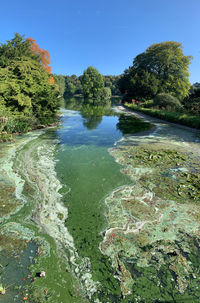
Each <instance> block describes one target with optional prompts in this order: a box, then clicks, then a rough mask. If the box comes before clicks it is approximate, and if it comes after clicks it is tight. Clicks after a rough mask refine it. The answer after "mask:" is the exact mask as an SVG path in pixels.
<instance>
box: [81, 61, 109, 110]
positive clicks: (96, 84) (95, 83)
mask: <svg viewBox="0 0 200 303" xmlns="http://www.w3.org/2000/svg"><path fill="white" fill-rule="evenodd" d="M82 88H83V95H84V98H85V99H87V100H88V102H89V103H91V104H93V105H95V104H98V103H99V100H100V99H101V95H102V93H103V89H104V80H103V76H102V75H101V74H100V73H99V72H98V70H97V69H96V68H94V67H93V66H89V67H88V68H87V69H86V70H85V71H84V73H83V77H82Z"/></svg>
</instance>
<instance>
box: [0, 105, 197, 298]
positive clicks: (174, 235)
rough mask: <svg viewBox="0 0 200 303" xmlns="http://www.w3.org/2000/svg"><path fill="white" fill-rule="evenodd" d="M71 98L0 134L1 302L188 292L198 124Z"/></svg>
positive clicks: (191, 288) (193, 290) (193, 272)
mask: <svg viewBox="0 0 200 303" xmlns="http://www.w3.org/2000/svg"><path fill="white" fill-rule="evenodd" d="M72 105H73V104H71V105H70V106H71V107H70V110H69V109H62V117H61V125H60V127H58V128H50V129H48V130H44V131H37V132H32V133H29V134H26V135H24V136H21V137H17V138H16V141H15V142H13V143H6V144H1V145H0V147H1V149H0V264H1V268H0V269H2V270H1V271H0V284H1V283H2V284H3V286H5V287H8V286H9V287H8V288H7V290H6V295H0V302H2V303H11V302H17V303H18V302H20V303H21V302H23V301H24V302H25V301H27V302H29V303H44V302H50V303H68V302H69V303H86V302H87V303H88V302H91V303H118V302H119V303H120V302H123V303H128V302H129V303H133V302H144V303H153V302H183V303H184V302H187V300H190V301H191V302H198V299H197V298H198V296H199V291H198V284H199V281H200V275H199V262H198V250H200V247H199V245H198V241H199V239H200V234H199V230H200V226H199V217H200V209H199V204H198V201H199V187H198V184H199V183H198V176H200V171H199V157H200V153H199V150H200V149H199V146H200V145H199V136H198V134H196V133H194V132H192V131H190V130H185V129H180V128H178V127H174V126H170V125H168V124H165V123H164V122H162V123H161V122H159V123H158V122H156V121H154V119H153V120H152V122H153V123H154V127H153V128H151V125H150V124H149V123H148V122H145V123H144V122H142V121H141V120H137V119H135V118H134V117H131V116H124V115H123V112H122V111H121V110H119V109H118V110H116V109H115V110H114V111H111V110H110V109H109V108H106V109H103V108H100V107H99V108H94V107H93V108H90V107H88V106H84V107H82V108H81V107H80V104H79V106H78V110H79V111H78V110H77V108H76V110H72V108H73V106H72ZM190 170H191V171H190ZM174 180H176V182H175V181H174ZM179 181H180V182H179ZM179 183H180V184H179ZM177 188H178V190H177ZM180 188H182V189H181V192H180ZM188 191H190V192H189V194H188ZM194 197H195V199H194ZM193 200H195V201H193ZM194 202H195V203H194ZM175 212H176V213H177V215H176V216H174V213H175ZM169 227H171V228H169ZM188 231H189V234H188V233H187V232H188ZM190 248H191V250H190ZM41 271H45V273H46V276H45V277H43V278H40V277H38V273H39V272H41ZM24 297H25V298H26V297H27V300H23V298H24ZM192 300H193V301H192Z"/></svg>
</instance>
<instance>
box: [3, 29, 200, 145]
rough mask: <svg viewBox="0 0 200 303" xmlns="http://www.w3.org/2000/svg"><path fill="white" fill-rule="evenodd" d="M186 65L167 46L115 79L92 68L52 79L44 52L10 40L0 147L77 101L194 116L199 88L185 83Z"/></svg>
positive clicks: (176, 48) (172, 45) (199, 109)
mask: <svg viewBox="0 0 200 303" xmlns="http://www.w3.org/2000/svg"><path fill="white" fill-rule="evenodd" d="M191 60H192V57H191V56H185V55H184V54H183V51H182V45H181V44H180V43H178V42H173V41H169V42H163V43H157V44H153V45H151V46H150V47H149V48H147V50H146V51H145V52H143V53H141V54H139V55H137V56H136V57H135V58H134V60H133V65H132V66H130V67H129V68H127V69H126V70H125V71H124V73H123V74H122V75H119V76H111V75H107V76H103V75H101V74H100V73H99V72H98V70H97V69H96V68H94V67H92V66H90V67H88V68H87V69H86V70H85V71H84V72H83V75H81V76H79V77H78V76H76V75H72V76H68V75H55V74H52V73H51V67H50V55H49V53H48V51H46V50H43V49H41V48H40V47H39V46H38V45H37V44H36V41H35V40H34V39H32V38H27V39H25V38H24V37H23V36H21V35H19V34H15V36H14V38H13V39H12V40H10V41H7V43H4V44H1V45H0V137H1V141H4V140H8V139H11V137H10V134H12V133H20V132H26V131H29V130H31V129H35V128H38V127H44V126H45V125H49V124H52V123H54V122H56V121H57V112H58V109H59V107H60V100H61V99H62V98H63V97H64V98H66V97H72V96H77V95H78V96H83V97H84V100H85V101H84V103H85V104H89V105H92V106H94V105H95V106H105V105H106V106H107V105H108V103H109V100H110V98H111V96H121V99H122V100H123V102H128V103H130V104H131V106H130V107H132V108H133V109H136V110H143V111H144V110H146V111H147V109H148V114H153V115H157V116H159V115H160V112H158V111H163V110H164V111H165V116H164V118H166V119H167V118H168V114H167V112H176V113H177V111H178V112H179V113H180V114H182V113H184V114H185V115H195V116H199V115H200V83H195V84H193V85H192V86H191V84H190V82H189V64H190V62H191ZM156 110H157V112H156ZM175 119H176V118H175ZM192 119H193V118H192ZM198 119H199V117H198ZM172 120H173V118H172ZM183 124H184V121H183ZM186 124H189V125H191V126H194V127H198V128H199V127H200V123H196V122H195V123H192V124H191V123H190V122H187V123H186Z"/></svg>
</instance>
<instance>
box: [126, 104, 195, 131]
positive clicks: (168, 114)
mask: <svg viewBox="0 0 200 303" xmlns="http://www.w3.org/2000/svg"><path fill="white" fill-rule="evenodd" d="M125 106H126V107H127V108H129V109H132V110H135V111H139V112H142V113H144V114H147V115H149V116H153V117H156V118H159V119H162V120H166V121H169V122H174V123H179V124H182V125H186V126H190V127H194V128H197V129H200V116H196V115H190V114H187V113H185V112H172V111H167V110H161V109H152V108H143V107H138V106H137V105H135V104H128V103H125Z"/></svg>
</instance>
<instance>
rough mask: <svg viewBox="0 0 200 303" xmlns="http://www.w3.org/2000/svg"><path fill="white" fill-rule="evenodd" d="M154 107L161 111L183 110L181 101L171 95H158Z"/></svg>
mask: <svg viewBox="0 0 200 303" xmlns="http://www.w3.org/2000/svg"><path fill="white" fill-rule="evenodd" d="M154 105H155V106H158V108H161V109H167V110H174V109H181V108H182V105H181V103H180V101H179V100H178V99H177V98H175V97H174V96H172V95H170V94H164V93H163V94H158V95H157V96H156V97H155V98H154Z"/></svg>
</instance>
